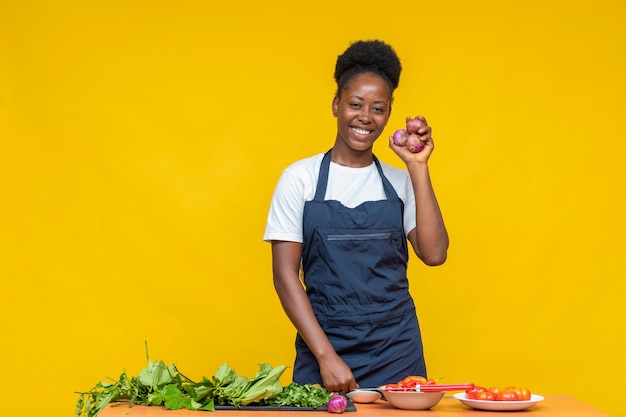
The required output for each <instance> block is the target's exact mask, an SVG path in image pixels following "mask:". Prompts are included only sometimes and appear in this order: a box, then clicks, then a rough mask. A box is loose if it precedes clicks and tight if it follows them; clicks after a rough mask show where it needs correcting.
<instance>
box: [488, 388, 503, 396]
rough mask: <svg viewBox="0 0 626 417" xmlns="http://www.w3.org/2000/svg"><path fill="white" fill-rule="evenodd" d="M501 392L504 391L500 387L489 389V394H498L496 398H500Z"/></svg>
mask: <svg viewBox="0 0 626 417" xmlns="http://www.w3.org/2000/svg"><path fill="white" fill-rule="evenodd" d="M500 391H502V390H501V389H500V387H489V392H493V393H494V394H496V397H497V396H498V394H499V393H500Z"/></svg>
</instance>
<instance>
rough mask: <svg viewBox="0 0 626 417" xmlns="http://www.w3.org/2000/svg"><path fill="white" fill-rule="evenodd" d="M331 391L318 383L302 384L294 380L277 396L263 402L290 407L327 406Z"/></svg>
mask: <svg viewBox="0 0 626 417" xmlns="http://www.w3.org/2000/svg"><path fill="white" fill-rule="evenodd" d="M330 397H331V393H330V392H328V391H327V390H326V388H323V387H321V386H319V385H317V384H304V385H300V384H298V383H296V382H292V383H291V384H289V385H288V386H286V387H285V388H283V391H282V392H281V393H280V394H278V395H277V396H276V397H275V398H270V399H268V400H265V401H264V402H263V404H265V405H272V406H290V407H313V408H319V407H326V404H328V401H329V400H330Z"/></svg>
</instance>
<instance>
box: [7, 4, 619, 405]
mask: <svg viewBox="0 0 626 417" xmlns="http://www.w3.org/2000/svg"><path fill="white" fill-rule="evenodd" d="M296 3H297V2H296ZM288 4H290V3H289V2H282V1H280V2H272V1H265V2H258V1H245V2H238V1H230V2H220V3H218V4H215V2H210V1H176V2H173V1H172V2H168V1H157V0H152V1H87V2H85V1H69V0H63V1H22V0H19V1H18V0H4V1H3V2H2V3H1V4H0V175H1V178H2V204H1V206H0V215H1V217H0V219H1V220H0V222H1V223H0V226H1V229H0V274H1V276H2V291H0V320H1V321H0V325H1V331H2V376H1V378H0V381H1V382H0V384H2V388H1V390H0V393H1V394H0V395H1V402H2V410H1V411H0V413H1V414H2V415H7V416H8V415H10V416H34V415H41V416H43V415H47V416H50V415H54V416H57V415H58V416H70V415H72V413H73V409H74V404H75V401H76V399H77V395H76V394H75V393H74V392H75V391H83V390H88V389H89V388H91V387H93V386H94V385H95V384H96V383H97V382H98V381H100V380H103V379H105V378H107V377H112V378H117V377H118V376H119V374H121V373H122V371H123V370H125V369H126V370H127V371H128V373H129V374H130V375H137V374H138V372H139V371H140V370H141V368H142V367H143V366H145V354H144V341H146V340H147V341H148V344H149V347H150V357H151V359H153V360H164V361H166V362H168V363H174V362H175V363H176V364H177V365H178V367H179V369H180V370H181V371H182V372H183V373H184V374H186V375H187V376H189V377H192V378H199V377H200V376H202V375H205V376H212V375H213V374H214V372H215V370H216V369H217V367H218V366H219V365H221V364H222V363H224V362H228V363H229V364H230V365H231V366H233V367H234V368H235V369H236V370H237V371H238V372H239V373H242V374H246V375H250V376H252V375H253V374H254V373H255V372H256V370H257V369H258V363H261V362H267V363H270V364H272V365H279V364H284V365H289V366H291V364H292V360H293V347H292V345H293V337H294V330H293V328H292V326H291V324H290V323H289V322H288V320H287V319H286V318H285V316H284V314H283V312H282V310H281V308H280V305H279V303H278V300H277V297H276V296H275V293H274V290H273V287H272V278H271V268H270V247H269V245H268V244H267V243H264V242H262V240H261V237H262V234H263V230H264V227H265V218H266V214H267V209H268V206H269V202H270V198H271V194H272V191H273V188H274V186H275V184H276V181H277V180H278V177H279V175H280V173H281V171H282V169H283V168H284V167H285V166H286V165H288V164H289V163H291V162H293V161H295V160H297V159H300V158H303V157H306V156H309V155H312V154H314V153H317V152H322V151H325V150H326V149H328V148H329V147H330V146H331V145H332V143H333V140H334V133H335V131H334V127H335V125H334V123H335V121H334V119H333V118H332V117H331V113H330V103H331V99H332V96H333V94H334V88H335V85H334V83H333V79H332V74H333V70H334V62H335V58H336V56H337V55H338V54H339V53H341V52H342V51H343V50H344V49H345V48H346V47H347V46H348V44H349V43H350V42H351V41H354V40H357V39H368V38H379V39H383V40H386V41H388V42H389V43H391V44H392V45H393V46H394V47H395V49H396V50H397V52H398V53H399V55H400V57H401V59H402V63H403V66H404V72H403V77H402V79H401V82H400V87H399V89H398V90H397V92H396V102H395V107H394V112H393V114H392V117H391V121H390V124H389V125H388V133H391V132H392V131H393V130H395V128H397V127H401V126H402V124H403V122H404V117H405V116H406V115H416V114H424V115H425V116H426V117H427V118H428V120H429V122H430V124H431V125H432V126H433V132H434V133H433V136H434V138H435V140H436V151H435V153H434V154H433V156H432V158H431V170H432V177H433V181H434V185H435V188H436V192H437V194H438V197H439V201H440V204H441V207H442V210H443V212H444V215H445V219H446V223H447V226H448V228H449V232H450V236H451V247H450V252H449V260H448V262H447V263H446V264H445V265H444V266H441V267H437V268H429V267H426V266H423V265H421V264H419V263H418V262H417V261H416V260H415V259H412V263H411V266H410V270H409V274H410V280H411V285H412V287H411V288H412V293H413V295H414V297H415V299H416V302H417V305H418V313H419V317H420V320H421V325H422V328H423V336H424V342H425V346H426V355H427V361H428V366H429V373H430V376H431V377H435V378H440V377H444V378H445V379H444V380H443V381H448V382H466V381H471V382H475V383H478V384H482V385H520V386H526V387H528V388H530V389H531V391H533V392H535V393H540V394H544V393H567V394H571V395H574V396H575V397H577V398H579V399H581V400H583V401H585V402H588V403H590V404H592V405H593V406H595V407H597V408H599V409H601V410H604V411H606V412H609V413H611V414H613V415H616V416H619V415H621V416H625V415H626V406H625V405H624V401H623V399H622V398H623V395H622V394H623V390H624V389H625V387H624V385H623V377H624V374H625V371H626V368H625V365H624V363H625V361H624V358H623V352H625V351H626V346H625V342H624V339H625V338H624V335H623V333H624V318H625V317H626V314H625V313H626V309H625V304H626V303H625V302H624V289H625V284H624V277H625V275H626V264H625V260H624V258H625V253H624V235H625V232H626V222H625V220H624V218H625V217H624V213H626V205H625V203H624V191H625V185H624V184H625V181H624V180H625V179H626V175H625V174H626V168H625V166H626V163H625V161H624V157H625V149H626V145H625V134H624V128H623V125H624V124H623V121H624V110H625V109H624V97H626V82H625V77H624V74H626V65H625V64H626V48H625V45H626V4H625V3H624V2H623V1H619V0H613V1H610V0H597V1H594V2H579V1H572V0H568V1H565V0H557V1H546V0H541V1H540V0H531V1H525V2H503V1H500V0H493V1H488V0H477V1H473V2H466V1H460V0H456V1H411V2H408V1H407V2H380V1H369V0H363V1H359V2H336V1H330V0H321V1H317V2H313V3H311V4H310V5H299V6H290V5H288ZM375 152H376V153H377V155H378V156H379V157H380V158H381V159H383V160H385V161H388V162H390V163H392V164H396V165H397V164H398V162H399V161H398V160H396V159H394V158H395V156H394V155H393V154H391V152H390V151H389V150H388V149H387V146H386V143H385V140H384V139H383V140H382V142H381V143H378V144H377V145H376V147H375ZM290 372H291V371H290V370H289V371H288V372H287V373H286V374H285V382H287V381H288V379H289V377H290Z"/></svg>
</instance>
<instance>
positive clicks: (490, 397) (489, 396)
mask: <svg viewBox="0 0 626 417" xmlns="http://www.w3.org/2000/svg"><path fill="white" fill-rule="evenodd" d="M475 399H476V400H482V401H495V400H497V396H496V394H494V393H493V392H491V391H487V390H485V391H482V392H479V393H478V394H476V398H475Z"/></svg>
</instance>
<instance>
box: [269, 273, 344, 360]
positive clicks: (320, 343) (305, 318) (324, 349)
mask: <svg viewBox="0 0 626 417" xmlns="http://www.w3.org/2000/svg"><path fill="white" fill-rule="evenodd" d="M274 287H275V289H276V293H277V294H278V298H279V299H280V303H281V305H282V307H283V310H284V311H285V313H286V314H287V317H288V318H289V320H290V321H291V323H292V324H293V325H294V327H295V328H296V330H297V331H298V333H299V334H300V336H301V337H302V338H303V339H304V341H305V342H306V344H307V345H308V346H309V349H311V352H312V353H313V355H314V356H315V358H316V359H317V360H318V362H319V361H321V360H323V359H324V358H325V357H327V356H328V355H332V354H335V351H334V349H333V347H332V345H331V344H330V341H329V340H328V337H326V334H325V333H324V331H323V330H322V327H321V326H320V325H319V322H318V321H317V318H316V317H315V314H314V313H313V308H312V307H311V303H310V301H309V298H308V297H307V295H306V292H305V291H304V288H303V287H302V285H301V284H300V281H299V280H298V277H297V276H295V277H294V276H292V277H281V276H278V277H277V276H276V274H275V276H274Z"/></svg>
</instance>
